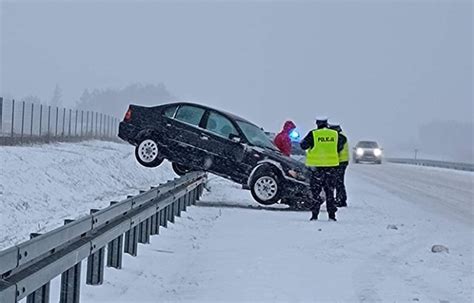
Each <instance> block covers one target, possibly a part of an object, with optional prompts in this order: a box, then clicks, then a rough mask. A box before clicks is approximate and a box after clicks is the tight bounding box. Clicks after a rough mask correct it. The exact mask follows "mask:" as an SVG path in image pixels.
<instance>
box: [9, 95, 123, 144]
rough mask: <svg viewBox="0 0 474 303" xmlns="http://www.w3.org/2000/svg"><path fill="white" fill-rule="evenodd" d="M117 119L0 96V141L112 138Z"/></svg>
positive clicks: (16, 142) (22, 141) (30, 141)
mask: <svg viewBox="0 0 474 303" xmlns="http://www.w3.org/2000/svg"><path fill="white" fill-rule="evenodd" d="M118 124H119V120H118V119H117V118H115V117H112V116H109V115H105V114H102V113H98V112H93V111H84V110H77V109H67V108H63V107H55V106H51V105H43V104H39V103H29V102H24V101H20V102H18V101H15V100H7V99H4V98H2V97H0V144H1V145H16V144H22V143H34V142H49V141H78V140H84V139H94V138H95V139H103V140H106V139H116V138H117V129H118Z"/></svg>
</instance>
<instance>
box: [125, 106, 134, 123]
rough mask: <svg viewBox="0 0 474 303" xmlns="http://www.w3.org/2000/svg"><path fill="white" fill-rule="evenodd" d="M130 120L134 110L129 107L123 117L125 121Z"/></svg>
mask: <svg viewBox="0 0 474 303" xmlns="http://www.w3.org/2000/svg"><path fill="white" fill-rule="evenodd" d="M130 120H132V110H131V109H130V108H129V109H128V110H127V112H126V113H125V117H124V118H123V121H125V122H130Z"/></svg>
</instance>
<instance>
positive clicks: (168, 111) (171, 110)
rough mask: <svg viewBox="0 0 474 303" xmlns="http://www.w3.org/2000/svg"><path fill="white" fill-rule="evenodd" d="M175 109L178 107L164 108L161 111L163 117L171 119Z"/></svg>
mask: <svg viewBox="0 0 474 303" xmlns="http://www.w3.org/2000/svg"><path fill="white" fill-rule="evenodd" d="M177 107H178V105H173V106H170V107H167V108H165V110H164V111H163V115H164V116H166V117H168V118H173V117H174V113H175V112H176V108H177Z"/></svg>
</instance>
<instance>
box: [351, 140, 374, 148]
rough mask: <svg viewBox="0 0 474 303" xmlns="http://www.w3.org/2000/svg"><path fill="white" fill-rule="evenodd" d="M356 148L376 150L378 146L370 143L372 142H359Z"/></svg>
mask: <svg viewBox="0 0 474 303" xmlns="http://www.w3.org/2000/svg"><path fill="white" fill-rule="evenodd" d="M356 147H362V148H378V147H379V145H378V144H377V142H372V141H360V142H359V143H357V145H356Z"/></svg>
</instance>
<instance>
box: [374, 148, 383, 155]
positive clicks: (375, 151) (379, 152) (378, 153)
mask: <svg viewBox="0 0 474 303" xmlns="http://www.w3.org/2000/svg"><path fill="white" fill-rule="evenodd" d="M381 155H382V150H381V149H380V148H376V149H374V156H376V157H380V156H381Z"/></svg>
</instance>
